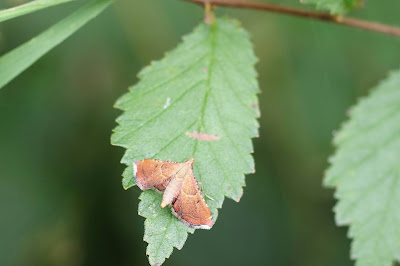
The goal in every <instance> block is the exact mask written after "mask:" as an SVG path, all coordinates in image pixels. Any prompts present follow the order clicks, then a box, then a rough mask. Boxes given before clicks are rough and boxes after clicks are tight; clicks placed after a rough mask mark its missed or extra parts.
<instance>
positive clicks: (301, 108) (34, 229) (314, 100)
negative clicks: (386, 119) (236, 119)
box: [0, 0, 400, 266]
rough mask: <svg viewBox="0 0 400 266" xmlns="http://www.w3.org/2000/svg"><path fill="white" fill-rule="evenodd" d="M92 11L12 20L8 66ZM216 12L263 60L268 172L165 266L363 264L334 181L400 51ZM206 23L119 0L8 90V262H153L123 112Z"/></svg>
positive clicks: (381, 42)
mask: <svg viewBox="0 0 400 266" xmlns="http://www.w3.org/2000/svg"><path fill="white" fill-rule="evenodd" d="M22 2H23V1H13V0H7V1H6V0H0V8H8V7H11V6H14V5H17V4H20V3H22ZM83 2H84V1H83ZM270 2H273V1H270ZM275 2H276V3H282V4H288V5H291V6H300V4H299V3H297V1H295V0H285V1H278V0H276V1H275ZM81 5H82V1H77V2H73V3H69V4H65V5H61V6H57V7H53V8H50V9H47V10H44V11H39V12H37V13H35V14H31V15H27V16H24V17H20V18H17V19H13V20H10V21H7V22H4V23H1V24H0V54H4V53H5V52H7V51H9V50H11V49H13V48H14V47H16V46H18V45H20V44H22V43H24V42H25V41H27V40H29V39H30V38H32V37H34V36H35V35H36V34H38V33H40V32H41V31H43V30H44V29H46V28H47V27H49V26H50V25H52V24H53V23H55V22H56V21H58V20H60V19H61V18H63V17H65V16H66V15H68V14H69V13H70V12H72V11H74V10H76V8H77V7H79V6H81ZM399 10H400V1H398V0H387V1H385V4H382V3H381V2H380V1H367V2H366V4H365V9H363V10H360V11H356V12H354V13H353V14H352V15H354V16H356V17H360V18H366V19H369V20H376V21H380V22H384V23H388V24H400V18H399V15H398V11H399ZM217 14H219V15H228V16H230V17H234V18H238V19H239V20H241V21H242V23H243V26H244V27H245V28H246V29H247V30H248V31H249V32H250V34H251V38H252V41H253V43H254V47H255V52H256V54H257V56H258V57H259V59H260V61H259V63H258V65H257V70H258V72H259V82H260V88H261V91H262V93H261V94H260V108H261V113H262V116H261V118H260V124H261V127H260V137H259V138H258V139H255V140H254V146H255V153H254V157H255V161H256V171H257V172H256V174H254V175H249V176H248V177H247V186H246V188H245V193H244V196H243V197H242V200H241V202H240V203H238V204H237V203H235V202H233V201H232V200H229V199H227V200H226V201H225V203H224V208H223V209H222V210H221V211H220V215H219V219H218V221H217V223H216V224H215V226H214V227H213V229H212V230H211V231H204V230H197V231H196V233H195V234H194V235H190V236H189V238H188V241H187V242H186V244H185V246H184V248H183V250H182V251H177V250H174V253H173V254H172V256H171V258H170V259H168V260H167V262H166V263H165V265H274V266H275V265H300V266H306V265H307V266H308V265H318V266H321V265H324V266H329V265H332V266H334V265H335V266H336V265H352V262H351V261H350V258H349V257H350V255H349V249H350V241H349V240H348V239H347V237H346V232H347V229H346V228H343V227H341V228H338V227H336V226H335V224H334V215H333V212H332V207H333V206H334V203H335V201H334V199H333V190H330V189H325V188H323V187H322V185H321V183H322V177H323V173H324V169H326V167H327V166H328V164H327V158H328V157H329V155H330V154H331V153H332V152H333V147H332V145H331V139H332V134H333V132H334V130H336V129H338V128H339V126H340V124H341V123H342V122H343V121H344V120H345V118H346V111H347V109H348V108H349V107H350V106H351V105H353V104H355V103H356V101H357V98H358V97H360V96H363V95H366V94H367V93H368V91H369V89H370V88H372V87H373V86H375V85H376V84H377V83H378V82H379V80H381V79H383V78H384V77H385V76H386V75H387V73H388V71H390V70H392V69H396V68H398V67H399V66H400V64H399V62H400V49H399V48H400V40H399V39H396V38H394V37H389V36H384V35H380V34H377V33H370V32H365V31H361V30H358V29H352V28H346V27H342V26H337V25H331V24H326V23H322V22H317V21H311V20H307V19H302V18H295V17H288V16H285V15H276V14H271V13H265V12H258V11H251V10H234V9H230V8H218V9H217ZM202 17H203V12H202V9H201V8H200V7H198V6H196V5H193V4H190V3H186V2H183V1H179V0H141V1H139V0H135V1H132V0H119V1H118V2H116V3H115V4H114V5H113V6H111V7H110V8H108V9H107V10H106V11H105V12H104V13H102V14H101V15H100V16H99V17H97V18H96V19H94V20H93V21H91V22H90V23H89V24H88V25H86V26H85V27H83V28H82V29H81V30H80V31H78V32H77V33H75V34H74V35H73V36H72V37H70V38H69V39H67V40H66V41H65V42H63V43H62V44H61V45H60V46H58V47H56V48H55V49H54V50H52V51H51V52H50V53H48V54H47V55H46V56H44V57H43V58H42V59H40V60H39V61H38V62H37V63H35V64H34V65H33V66H32V67H31V68H29V69H28V70H27V71H25V72H24V73H23V74H22V75H20V76H19V77H17V78H16V79H15V80H13V81H12V82H11V83H10V84H9V85H7V86H6V87H4V88H3V89H2V90H1V91H0V212H1V215H0V265H7V266H8V265H22V266H24V265H44V266H46V265H56V266H64V265H65V266H66V265H68V266H74V265H123V266H124V265H126V266H128V265H146V264H147V263H148V262H147V258H146V256H145V248H146V243H145V242H143V222H144V219H143V218H142V217H140V216H138V214H137V205H138V196H139V193H140V191H139V189H138V188H136V187H135V188H133V189H129V190H128V191H124V190H123V189H122V186H121V173H122V171H123V169H124V166H123V165H121V164H120V163H119V160H120V158H121V157H122V154H123V152H124V150H123V149H122V148H118V147H113V146H111V145H110V134H111V130H112V128H113V127H114V126H115V125H116V123H115V122H114V120H115V118H116V117H117V116H118V114H119V113H120V112H119V111H118V110H116V109H114V108H113V103H114V102H115V100H116V99H117V98H118V97H119V96H120V95H122V94H123V93H124V92H126V90H127V88H128V86H130V85H132V84H134V83H135V82H137V77H136V74H137V73H138V71H139V70H140V69H141V68H143V67H144V66H146V65H147V64H149V62H150V61H151V60H157V59H160V58H161V57H162V56H163V54H164V52H166V51H168V50H170V49H172V48H174V47H175V46H176V45H177V43H179V42H180V41H181V36H182V35H184V34H186V33H189V32H190V31H191V30H192V28H193V27H194V26H196V25H197V24H198V23H200V22H201V21H202Z"/></svg>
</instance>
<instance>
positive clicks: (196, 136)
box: [186, 130, 219, 141]
mask: <svg viewBox="0 0 400 266" xmlns="http://www.w3.org/2000/svg"><path fill="white" fill-rule="evenodd" d="M186 136H188V137H189V138H194V139H199V140H203V141H213V140H219V136H217V135H210V134H206V133H198V132H197V131H196V130H195V131H193V132H186Z"/></svg>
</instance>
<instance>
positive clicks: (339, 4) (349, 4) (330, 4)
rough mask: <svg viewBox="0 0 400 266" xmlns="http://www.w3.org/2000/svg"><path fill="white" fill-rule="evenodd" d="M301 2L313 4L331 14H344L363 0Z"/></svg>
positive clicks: (305, 0) (311, 0)
mask: <svg viewBox="0 0 400 266" xmlns="http://www.w3.org/2000/svg"><path fill="white" fill-rule="evenodd" d="M301 2H302V3H306V4H314V5H316V7H317V8H318V9H322V10H326V11H329V12H330V13H332V14H344V13H347V12H349V11H351V10H353V9H356V8H358V7H360V6H361V5H362V4H363V2H364V1H363V0H303V1H301Z"/></svg>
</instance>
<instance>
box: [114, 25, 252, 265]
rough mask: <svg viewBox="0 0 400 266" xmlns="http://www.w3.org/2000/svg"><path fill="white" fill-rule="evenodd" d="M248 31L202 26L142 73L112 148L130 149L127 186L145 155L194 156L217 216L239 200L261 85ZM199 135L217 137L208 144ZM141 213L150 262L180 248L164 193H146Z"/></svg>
mask: <svg viewBox="0 0 400 266" xmlns="http://www.w3.org/2000/svg"><path fill="white" fill-rule="evenodd" d="M255 62H256V58H255V56H254V54H253V51H252V47H251V44H250V42H249V40H248V34H247V33H246V32H245V31H244V30H243V29H241V28H240V27H239V25H238V23H237V22H234V21H230V20H227V19H220V20H218V21H217V22H216V24H215V25H212V26H210V25H207V24H201V25H200V26H199V27H197V28H196V29H195V30H194V31H193V33H192V34H190V35H188V36H186V37H185V38H184V42H183V43H182V44H181V45H179V46H178V47H177V48H176V49H175V50H173V51H172V52H170V53H168V54H167V55H166V56H165V58H163V59H162V60H161V61H159V62H154V63H152V64H151V65H150V66H149V67H147V68H145V69H144V70H143V71H142V72H141V73H140V79H141V80H140V82H139V83H138V84H137V85H135V86H133V87H131V88H130V91H129V92H128V93H127V94H125V95H124V96H122V97H121V98H120V99H119V100H118V101H117V103H116V107H118V108H120V109H122V110H124V113H123V114H122V115H121V116H120V117H119V118H118V119H117V122H118V123H119V126H117V127H116V129H115V133H114V134H113V135H112V143H113V144H114V145H119V146H122V147H125V148H126V149H127V150H126V152H125V155H124V157H123V158H122V162H123V163H124V164H126V165H127V166H128V167H127V168H126V170H125V172H124V174H123V175H124V179H123V185H124V187H125V188H129V187H131V186H132V185H133V184H134V182H133V180H132V179H133V173H132V163H133V162H134V161H138V160H142V159H144V158H157V159H163V160H167V159H171V160H173V161H177V162H183V161H184V160H186V159H188V158H191V157H194V158H195V163H194V173H195V176H196V178H197V180H198V181H201V182H202V183H203V186H204V191H205V193H206V194H207V195H209V196H210V197H212V198H213V199H214V201H211V200H209V199H208V198H206V201H207V203H208V205H209V207H210V209H211V212H212V214H213V219H214V220H215V219H216V218H217V208H221V207H222V203H223V200H224V197H225V196H227V197H229V198H232V199H234V200H236V201H239V200H240V197H241V196H242V193H243V189H242V187H243V186H244V185H245V182H244V173H251V172H253V171H254V162H253V158H252V156H251V155H250V153H251V152H252V150H253V146H252V143H251V138H252V137H255V136H256V135H257V129H258V123H257V121H256V118H257V116H258V104H257V97H256V93H257V92H258V84H257V81H256V72H255V69H254V64H255ZM193 132H198V133H206V134H211V135H214V136H218V137H219V139H218V140H214V141H203V140H199V139H196V138H193V136H192V137H190V134H192V133H193ZM140 199H141V203H140V206H139V214H141V215H142V216H144V217H146V218H147V219H146V222H145V237H144V239H145V241H147V242H148V243H149V245H148V247H147V254H148V255H149V260H150V263H151V264H158V263H162V262H164V260H165V258H167V257H169V255H170V254H171V253H172V249H173V247H176V248H178V249H180V248H182V246H183V244H184V242H185V240H186V238H187V233H188V232H193V230H192V229H190V228H188V227H186V226H185V225H184V224H183V223H182V222H180V221H179V220H178V219H177V218H176V217H175V216H173V215H172V213H171V211H170V210H169V208H166V209H164V210H163V209H161V207H159V205H160V202H161V195H158V194H157V193H155V192H154V191H145V192H143V193H142V195H141V196H140Z"/></svg>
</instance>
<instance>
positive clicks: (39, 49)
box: [0, 0, 112, 88]
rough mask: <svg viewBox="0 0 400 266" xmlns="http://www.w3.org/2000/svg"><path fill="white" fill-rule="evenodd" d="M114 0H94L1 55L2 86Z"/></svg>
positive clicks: (0, 83) (0, 79) (0, 73)
mask: <svg viewBox="0 0 400 266" xmlns="http://www.w3.org/2000/svg"><path fill="white" fill-rule="evenodd" d="M111 2H112V0H94V1H92V2H91V3H89V4H87V5H85V6H83V7H81V8H80V9H79V10H78V11H76V12H75V13H73V14H72V15H70V16H68V17H67V18H65V19H63V20H61V21H60V22H58V23H57V24H55V25H53V26H51V27H50V28H49V29H47V30H46V31H44V32H42V33H41V34H39V35H38V36H36V37H35V38H33V39H31V40H30V41H28V42H26V43H24V44H22V45H20V46H19V47H17V48H15V49H14V50H12V51H10V52H8V53H7V54H5V55H3V56H2V57H0V88H2V87H3V86H5V85H6V84H7V83H8V82H10V81H11V80H12V79H13V78H15V77H16V76H18V75H19V74H20V73H21V72H23V71H24V70H25V69H27V68H28V67H29V66H30V65H32V64H33V63H34V62H36V60H38V59H39V58H40V57H41V56H43V55H44V54H45V53H47V52H48V51H50V50H51V49H52V48H54V47H55V46H56V45H58V44H59V43H61V42H62V41H64V40H65V39H66V38H68V37H69V36H70V35H71V34H72V33H74V32H75V31H77V30H78V29H79V28H80V27H82V26H83V25H85V24H86V22H88V21H89V20H91V19H92V18H94V17H96V16H97V15H98V14H99V13H100V12H101V11H103V10H104V9H105V8H106V7H107V6H108V5H109V4H110V3H111Z"/></svg>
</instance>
